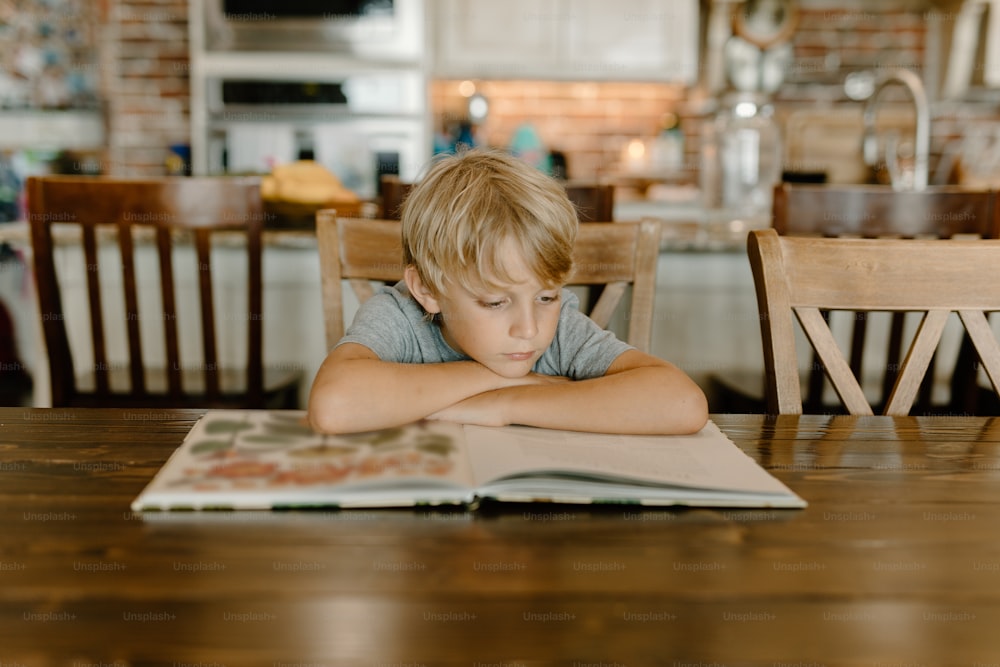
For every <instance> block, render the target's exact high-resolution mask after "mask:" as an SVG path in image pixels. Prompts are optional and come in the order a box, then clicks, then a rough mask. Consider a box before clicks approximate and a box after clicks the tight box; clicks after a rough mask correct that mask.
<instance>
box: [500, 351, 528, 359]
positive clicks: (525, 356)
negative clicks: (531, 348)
mask: <svg viewBox="0 0 1000 667" xmlns="http://www.w3.org/2000/svg"><path fill="white" fill-rule="evenodd" d="M504 356H505V357H507V358H508V359H510V360H511V361H527V360H528V359H531V358H532V357H533V356H535V353H534V352H508V353H507V354H505V355H504Z"/></svg>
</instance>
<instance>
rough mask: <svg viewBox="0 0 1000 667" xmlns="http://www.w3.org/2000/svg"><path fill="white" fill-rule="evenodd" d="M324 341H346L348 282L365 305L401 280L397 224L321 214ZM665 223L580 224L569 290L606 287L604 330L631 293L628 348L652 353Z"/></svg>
mask: <svg viewBox="0 0 1000 667" xmlns="http://www.w3.org/2000/svg"><path fill="white" fill-rule="evenodd" d="M316 238H317V241H318V244H319V259H320V276H321V279H322V292H323V315H324V319H325V322H326V341H327V346H328V347H333V345H335V344H336V343H337V341H339V340H340V339H341V337H343V335H344V294H343V284H344V281H347V283H348V284H349V285H350V287H351V288H352V289H353V290H354V293H355V295H356V296H357V298H358V301H359V303H363V302H364V301H366V300H367V299H368V298H370V297H371V295H372V294H373V293H374V289H373V287H372V282H373V281H374V282H382V283H387V282H395V281H398V280H401V279H402V277H403V269H404V266H403V264H402V261H403V260H402V257H403V249H402V241H401V238H400V228H399V223H398V222H395V221H389V220H362V219H357V218H339V217H337V214H336V211H334V210H332V209H329V210H323V211H320V212H319V213H317V215H316ZM659 247H660V223H659V222H658V221H654V220H644V221H642V222H636V223H594V224H586V225H580V229H579V232H578V234H577V240H576V245H575V247H574V251H573V255H574V256H573V262H574V271H573V275H572V276H571V278H570V280H569V284H570V285H586V286H602V287H603V290H602V292H601V297H600V298H599V299H597V302H596V304H595V305H594V307H593V308H592V309H591V310H590V312H589V313H588V315H589V316H590V317H591V319H593V320H594V321H595V322H597V324H599V325H600V326H602V327H607V326H608V325H609V323H610V321H611V318H612V317H613V316H614V314H615V312H616V310H617V308H618V306H619V304H620V303H621V301H622V299H623V298H624V297H625V295H626V293H627V288H628V287H629V286H631V288H632V292H631V301H630V303H629V307H628V313H627V318H628V323H629V326H628V338H627V340H628V342H629V343H630V344H632V345H634V346H635V347H636V348H638V349H640V350H643V351H646V352H648V351H649V349H650V344H651V339H652V325H653V307H654V303H655V292H656V265H657V261H658V258H659Z"/></svg>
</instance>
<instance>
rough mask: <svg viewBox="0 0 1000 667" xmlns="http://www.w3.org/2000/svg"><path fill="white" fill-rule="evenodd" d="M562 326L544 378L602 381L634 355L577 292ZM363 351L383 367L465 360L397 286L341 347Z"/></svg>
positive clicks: (360, 316) (566, 295)
mask: <svg viewBox="0 0 1000 667" xmlns="http://www.w3.org/2000/svg"><path fill="white" fill-rule="evenodd" d="M561 301H562V303H561V306H560V310H559V324H558V326H557V328H556V335H555V338H554V339H553V340H552V344H551V345H549V347H548V349H547V350H545V352H544V353H543V354H542V356H541V358H539V359H538V361H536V362H535V366H534V368H533V369H532V370H533V371H534V372H536V373H540V374H542V375H557V376H565V377H568V378H571V379H573V380H584V379H587V378H593V377H600V376H602V375H604V373H605V372H607V370H608V366H610V365H611V362H613V361H614V360H615V359H617V358H618V355H620V354H621V353H622V352H625V351H626V350H630V349H633V348H632V346H631V345H629V344H627V343H625V342H623V341H621V340H619V339H618V338H617V337H616V336H615V335H614V334H613V333H612V332H610V331H606V330H604V329H602V328H600V327H599V326H597V324H596V323H595V322H594V321H593V320H592V319H590V318H589V317H587V316H586V315H584V314H583V313H581V312H580V310H579V299H577V297H576V295H575V294H573V292H571V291H569V290H567V289H564V290H563V291H562V299H561ZM344 343H358V344H359V345H364V346H365V347H367V348H368V349H370V350H371V351H372V352H374V353H375V355H376V356H377V357H378V358H379V359H381V360H382V361H392V362H397V363H408V364H415V363H424V364H430V363H440V362H446V361H462V360H467V359H469V357H467V356H466V355H464V354H461V353H459V352H457V351H455V350H454V349H452V348H451V346H450V345H448V343H447V342H446V341H445V339H444V335H443V334H442V333H441V327H440V326H439V325H438V324H437V322H434V321H431V320H428V319H427V318H426V317H425V316H424V309H423V308H422V307H421V306H420V304H419V303H417V301H416V300H415V299H413V298H412V297H411V296H410V295H409V292H408V291H407V289H406V283H404V282H399V283H397V284H396V285H394V286H392V287H384V288H382V289H381V290H379V292H378V293H376V294H375V296H373V297H372V298H370V299H369V300H368V301H366V302H365V303H364V304H362V306H361V308H360V309H358V312H357V314H356V315H355V316H354V321H353V322H352V323H351V326H350V327H349V328H348V329H347V334H346V335H345V336H344V337H343V338H342V339H341V340H340V342H339V343H337V345H343V344H344Z"/></svg>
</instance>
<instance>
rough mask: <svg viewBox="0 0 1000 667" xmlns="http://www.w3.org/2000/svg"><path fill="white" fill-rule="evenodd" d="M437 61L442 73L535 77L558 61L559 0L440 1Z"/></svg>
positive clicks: (438, 6)
mask: <svg viewBox="0 0 1000 667" xmlns="http://www.w3.org/2000/svg"><path fill="white" fill-rule="evenodd" d="M435 18H436V20H437V24H438V25H437V26H436V34H437V39H436V40H435V41H436V42H437V62H436V64H435V68H434V69H435V75H436V76H440V77H452V76H453V77H473V78H484V79H488V78H501V77H515V78H532V77H537V76H538V75H540V74H549V73H551V72H552V71H553V69H554V66H555V64H556V60H557V56H558V52H559V46H558V33H559V30H560V29H561V26H560V23H561V22H562V21H563V20H564V18H565V17H563V16H561V15H560V5H559V2H558V0H503V1H501V2H497V0H439V2H438V3H437V13H436V15H435Z"/></svg>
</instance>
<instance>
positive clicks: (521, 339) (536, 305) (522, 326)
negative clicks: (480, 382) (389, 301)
mask: <svg viewBox="0 0 1000 667" xmlns="http://www.w3.org/2000/svg"><path fill="white" fill-rule="evenodd" d="M501 250H502V254H503V257H504V265H505V267H506V268H507V269H508V270H509V272H510V274H511V278H512V279H513V282H512V283H511V284H509V285H504V286H503V287H501V288H499V289H496V288H484V289H481V290H480V289H475V290H470V289H467V288H464V287H460V286H458V285H454V284H452V285H450V286H449V288H448V290H447V291H446V293H445V294H441V295H439V296H437V297H430V296H428V295H426V294H424V295H422V296H418V295H416V294H415V296H417V298H418V300H419V301H420V302H421V303H422V304H423V306H424V308H425V309H426V310H427V311H428V312H430V313H440V317H439V320H438V321H439V322H440V324H441V331H442V333H443V334H444V339H445V340H446V341H447V342H448V344H449V345H450V346H451V347H452V348H454V349H455V350H456V351H458V352H462V353H464V354H466V355H468V356H469V357H471V358H472V359H474V360H475V361H478V362H479V363H481V364H482V365H484V366H486V367H487V368H489V369H490V370H491V371H493V372H494V373H496V374H498V375H501V376H503V377H520V376H523V375H527V374H528V373H529V372H530V371H531V369H532V367H533V366H534V365H535V362H536V361H538V359H539V357H541V356H542V353H543V352H545V350H546V349H547V348H548V347H549V345H550V344H551V343H552V339H553V338H554V337H555V334H556V326H557V325H558V323H559V310H560V307H561V302H560V293H561V286H549V285H542V284H541V283H540V282H539V280H538V278H537V277H536V276H534V275H533V274H532V273H531V272H530V271H529V270H528V268H527V266H525V264H524V261H523V259H522V258H521V256H520V254H519V253H518V251H517V250H516V249H515V248H514V246H513V244H511V243H509V242H508V243H506V244H505V247H504V248H502V249H501Z"/></svg>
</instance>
